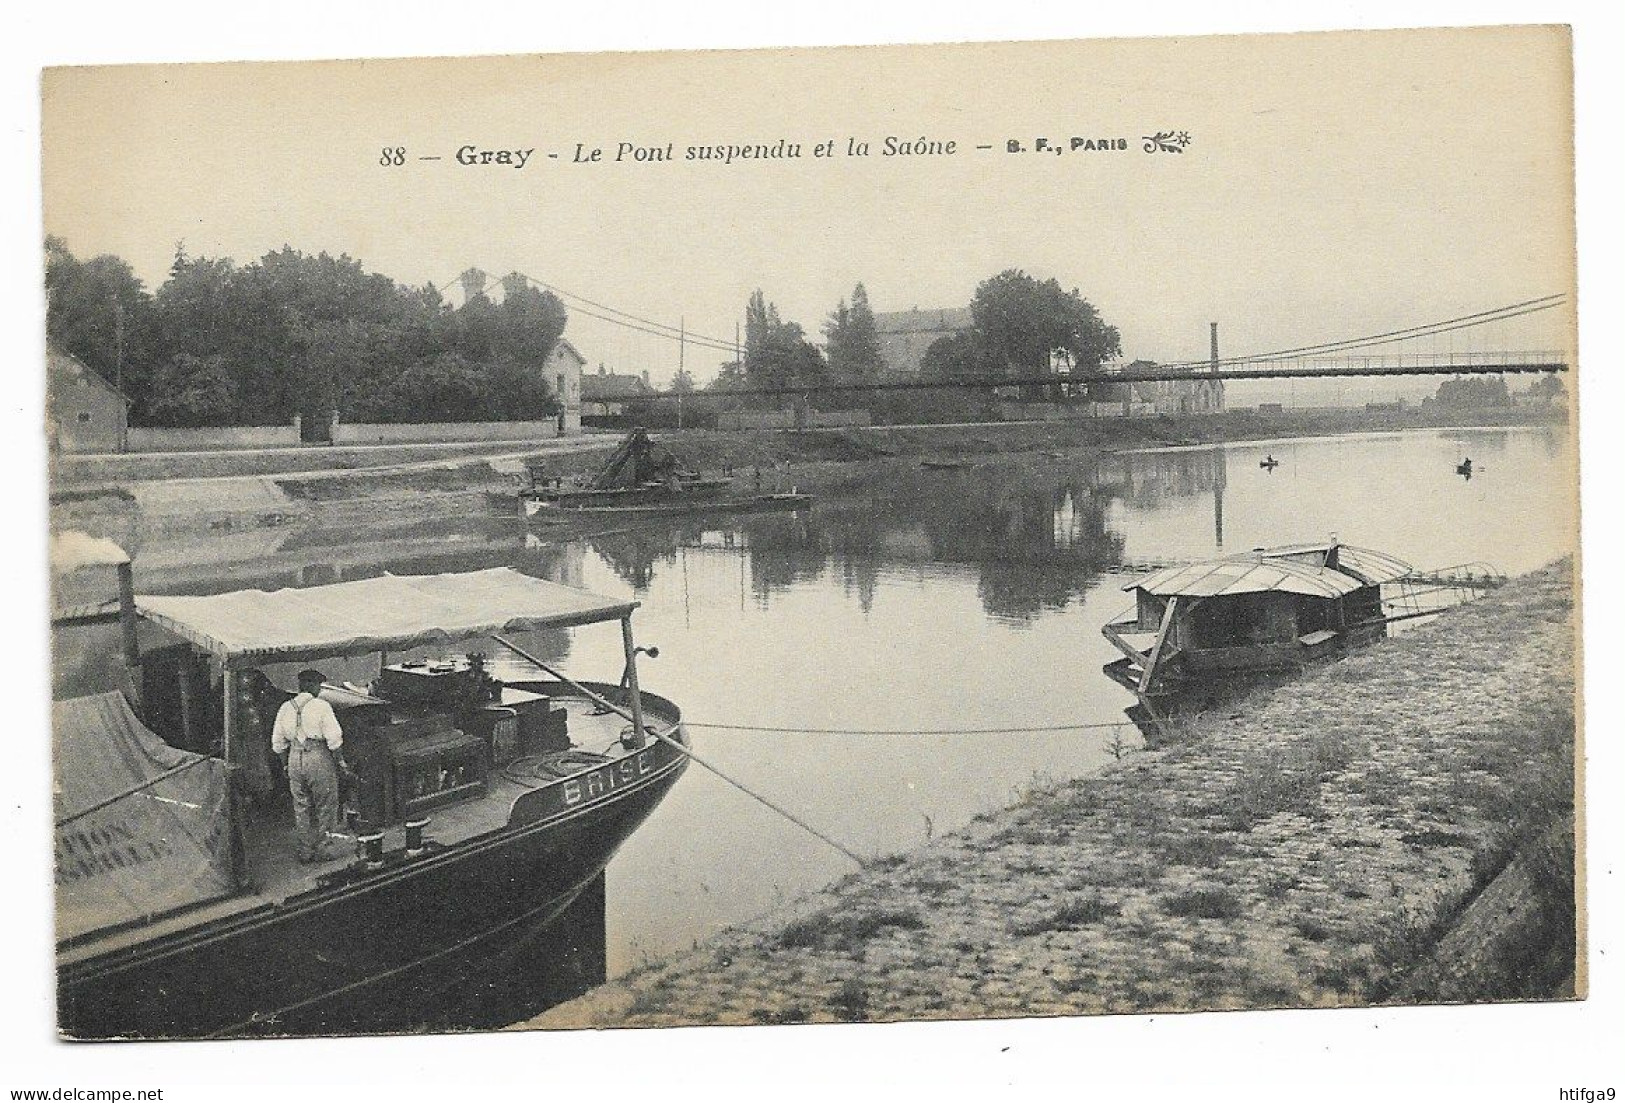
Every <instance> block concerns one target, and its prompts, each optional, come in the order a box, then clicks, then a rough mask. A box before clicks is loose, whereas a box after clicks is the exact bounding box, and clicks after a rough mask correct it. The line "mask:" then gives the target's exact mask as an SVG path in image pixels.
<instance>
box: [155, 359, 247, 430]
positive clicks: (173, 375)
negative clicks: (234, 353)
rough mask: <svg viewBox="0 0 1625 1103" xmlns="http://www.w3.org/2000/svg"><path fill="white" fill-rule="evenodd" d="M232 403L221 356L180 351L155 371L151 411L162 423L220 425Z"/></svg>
mask: <svg viewBox="0 0 1625 1103" xmlns="http://www.w3.org/2000/svg"><path fill="white" fill-rule="evenodd" d="M232 406H233V398H232V393H231V381H230V379H229V378H228V376H227V372H226V362H225V360H224V358H222V357H220V356H207V357H203V356H193V355H192V354H191V353H187V352H179V353H176V354H175V355H174V356H172V357H170V358H169V359H168V360H166V361H165V362H164V363H162V364H160V365H159V366H158V370H157V371H156V372H154V373H153V378H152V394H151V397H150V399H149V406H148V412H149V413H150V414H151V416H152V419H153V420H154V421H156V422H157V423H159V424H160V425H184V426H198V425H219V424H220V422H221V416H222V414H223V413H225V412H227V411H230V410H231V409H232Z"/></svg>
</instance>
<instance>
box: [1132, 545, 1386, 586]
mask: <svg viewBox="0 0 1625 1103" xmlns="http://www.w3.org/2000/svg"><path fill="white" fill-rule="evenodd" d="M1332 547H1333V545H1331V544H1292V545H1288V546H1285V547H1279V548H1261V549H1259V550H1258V551H1255V552H1250V553H1248V554H1246V555H1236V556H1230V557H1228V558H1225V559H1209V560H1206V561H1204V562H1201V563H1190V564H1185V565H1182V566H1174V567H1165V568H1164V569H1162V570H1160V571H1157V572H1156V573H1155V574H1152V575H1148V576H1146V577H1145V578H1142V579H1139V580H1138V581H1135V582H1130V583H1128V584H1127V585H1125V586H1124V587H1123V589H1125V590H1144V591H1146V592H1147V593H1150V594H1156V595H1157V596H1159V597H1175V596H1178V597H1220V596H1224V595H1234V594H1259V593H1268V592H1270V591H1280V592H1283V593H1294V594H1306V595H1308V596H1310V597H1327V598H1335V597H1341V596H1343V595H1344V594H1349V593H1353V592H1354V591H1355V590H1358V589H1360V588H1361V587H1364V586H1371V585H1376V584H1379V583H1383V582H1392V581H1393V580H1395V579H1397V578H1403V577H1404V576H1406V575H1408V574H1410V573H1411V568H1410V565H1409V564H1407V563H1404V562H1402V561H1401V560H1398V559H1395V558H1394V557H1393V556H1391V555H1387V554H1385V553H1383V552H1378V551H1372V550H1371V549H1369V548H1357V547H1354V546H1353V545H1351V544H1338V545H1336V548H1337V566H1336V567H1335V568H1333V567H1327V566H1324V565H1322V564H1323V563H1324V561H1325V557H1326V556H1327V555H1328V554H1329V553H1330V552H1331V550H1332Z"/></svg>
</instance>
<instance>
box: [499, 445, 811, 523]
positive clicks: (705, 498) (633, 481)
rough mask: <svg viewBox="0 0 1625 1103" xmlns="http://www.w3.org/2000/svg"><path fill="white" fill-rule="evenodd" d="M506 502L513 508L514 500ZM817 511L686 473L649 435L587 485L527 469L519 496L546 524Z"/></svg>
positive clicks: (621, 449) (727, 480) (795, 499)
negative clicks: (583, 518)
mask: <svg viewBox="0 0 1625 1103" xmlns="http://www.w3.org/2000/svg"><path fill="white" fill-rule="evenodd" d="M759 482H760V480H759V479H758V483H759ZM504 501H505V502H508V503H511V502H512V498H511V497H508V498H504ZM811 505H812V497H811V495H807V494H796V493H794V492H791V493H788V494H781V493H762V492H760V491H759V490H758V491H753V492H748V493H737V492H736V491H735V483H734V480H733V479H732V478H731V477H707V476H704V475H702V474H700V473H699V472H697V471H691V470H687V469H685V468H684V467H683V466H682V465H681V463H680V462H679V461H678V459H677V457H676V456H674V455H672V454H671V453H670V452H668V451H665V450H664V449H660V448H657V447H656V446H655V444H654V443H653V442H652V441H650V439H649V435H648V433H646V432H645V431H644V430H643V429H634V430H632V431H631V432H630V433H628V434H627V435H626V438H625V439H624V440H622V441H621V443H620V445H619V446H617V447H616V449H615V451H614V452H613V453H612V454H611V455H610V458H609V460H608V462H606V463H605V464H604V466H603V468H602V469H601V470H600V471H599V472H598V473H597V474H596V475H595V476H594V477H593V478H592V479H591V480H590V481H588V482H587V483H586V484H585V485H582V486H570V485H566V484H565V483H564V481H563V480H562V479H560V478H557V477H552V476H549V475H548V474H547V471H546V467H545V463H535V464H527V465H526V468H525V485H524V486H523V487H521V488H520V490H519V506H520V511H521V512H522V513H523V515H524V516H525V517H534V518H540V519H548V518H551V519H568V518H570V517H572V516H576V515H607V516H618V517H628V516H644V517H647V516H666V515H672V514H683V513H754V512H762V511H767V510H798V509H806V508H808V507H810V506H811Z"/></svg>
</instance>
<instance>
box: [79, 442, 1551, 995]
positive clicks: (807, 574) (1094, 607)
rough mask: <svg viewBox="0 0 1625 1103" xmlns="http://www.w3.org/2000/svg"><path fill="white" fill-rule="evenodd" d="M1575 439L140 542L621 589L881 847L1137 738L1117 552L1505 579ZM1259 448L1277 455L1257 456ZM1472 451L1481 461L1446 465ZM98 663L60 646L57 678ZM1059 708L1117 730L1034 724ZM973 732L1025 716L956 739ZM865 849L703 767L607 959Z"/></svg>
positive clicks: (820, 817)
mask: <svg viewBox="0 0 1625 1103" xmlns="http://www.w3.org/2000/svg"><path fill="white" fill-rule="evenodd" d="M1571 439H1572V438H1571V436H1570V433H1569V432H1568V430H1566V429H1564V428H1541V429H1516V430H1504V429H1495V430H1460V429H1456V430H1442V431H1413V432H1403V433H1386V434H1362V435H1353V436H1347V437H1331V438H1318V439H1304V440H1295V441H1257V442H1247V443H1245V444H1237V445H1232V446H1226V447H1199V448H1177V449H1163V450H1156V451H1146V452H1134V453H1117V454H1112V455H1105V456H1098V455H1090V454H1084V453H1039V454H1032V453H1028V454H1020V455H1014V456H1004V457H989V458H985V459H978V460H975V461H966V462H967V463H968V464H969V466H966V467H963V468H956V469H947V470H928V469H924V468H922V467H920V466H918V465H916V464H915V463H914V462H913V461H903V460H892V461H885V462H883V463H877V464H876V465H874V467H873V470H871V471H868V472H866V473H865V474H866V475H867V476H870V477H866V478H864V479H863V480H861V484H862V489H861V490H860V491H849V492H828V493H821V494H820V495H819V498H818V502H817V505H816V507H815V508H814V509H812V510H811V511H809V512H807V513H805V514H799V515H789V514H763V515H756V516H748V517H739V518H734V519H725V520H711V521H707V522H690V521H681V522H676V523H660V522H656V523H653V524H651V525H647V526H640V527H638V528H636V529H633V530H622V531H619V532H610V533H605V534H600V535H595V536H590V537H583V538H577V539H560V538H555V537H551V536H549V535H548V533H547V531H546V530H543V529H532V530H531V531H529V532H528V533H527V532H525V531H523V530H522V529H521V528H520V527H519V526H518V525H517V524H516V523H515V522H514V521H512V520H511V519H506V518H456V519H452V520H447V521H443V522H440V521H437V522H414V523H412V524H411V525H409V526H403V527H401V528H399V529H398V530H395V531H382V530H381V531H378V532H357V531H355V530H344V531H340V532H322V531H319V530H318V531H306V530H301V529H297V528H295V529H291V530H290V529H271V530H263V531H251V532H237V533H232V534H221V535H219V536H211V537H196V536H194V537H192V538H190V539H189V540H187V541H179V542H177V541H171V542H168V543H166V542H161V541H160V542H153V543H149V544H146V545H143V546H141V547H140V548H139V549H138V551H137V554H136V561H135V571H136V575H137V579H138V582H139V584H140V588H142V589H143V590H167V591H186V592H200V591H204V590H221V589H228V588H235V587H240V586H244V585H258V586H274V585H309V584H317V583H321V582H329V581H334V580H337V579H341V578H352V577H359V576H362V575H366V574H376V573H378V572H379V571H381V570H384V569H389V570H393V571H397V572H409V571H430V570H457V569H466V568H472V567H487V566H494V565H498V564H502V563H508V564H512V565H514V566H517V567H519V568H520V569H522V570H525V571H527V572H530V573H534V574H541V575H545V576H548V577H551V578H555V579H557V580H561V581H567V582H573V583H576V584H579V585H584V586H586V587H587V588H589V589H593V590H597V591H600V592H603V593H607V594H612V595H629V596H633V597H635V598H636V599H637V600H638V601H640V602H641V603H642V605H641V608H640V609H639V611H638V613H637V616H636V618H635V623H636V625H637V628H638V635H639V640H640V642H641V643H643V644H645V645H648V644H653V645H656V646H657V647H658V648H659V652H660V654H659V657H658V658H653V659H645V660H644V663H643V665H642V667H641V670H642V678H643V684H644V687H645V688H646V689H651V690H653V691H655V692H658V693H661V694H663V695H665V696H668V697H670V698H672V699H674V700H676V701H677V702H678V703H679V704H680V705H681V706H682V708H683V710H684V713H685V715H686V717H687V718H688V719H689V721H690V722H691V724H692V725H693V727H692V735H693V738H694V744H695V748H696V750H697V751H698V753H699V754H700V755H702V756H703V757H704V758H706V759H707V760H708V761H711V762H714V763H715V764H716V765H718V766H719V767H721V768H722V769H724V770H725V771H727V772H728V773H729V774H731V775H732V776H734V777H735V778H737V779H738V780H739V781H741V782H743V783H744V784H746V785H748V786H750V787H751V788H753V789H755V790H757V791H759V792H760V793H762V794H763V795H765V796H767V797H769V798H771V799H773V800H775V801H777V802H780V803H782V804H783V805H785V806H787V807H789V808H790V809H793V810H794V811H795V812H796V813H797V814H799V815H801V816H803V817H804V818H805V819H807V820H808V821H809V822H811V823H812V824H814V825H816V826H817V827H818V828H819V829H820V830H821V831H823V832H825V833H827V834H828V835H829V836H831V837H833V838H835V839H837V840H839V841H840V842H841V843H842V844H844V845H845V846H847V847H848V848H850V849H852V850H855V851H857V852H859V853H861V854H865V855H874V854H885V853H890V852H896V851H900V850H905V849H908V848H910V847H913V846H916V845H918V844H920V843H922V842H923V841H925V840H927V839H929V838H930V837H932V836H933V835H934V834H941V833H944V832H949V831H953V830H955V829H957V828H960V827H962V826H964V825H965V824H966V823H967V822H968V821H969V820H970V819H971V818H972V817H974V816H976V815H977V814H978V813H981V812H985V811H991V810H993V809H996V808H999V807H1003V806H1005V805H1007V804H1009V803H1011V802H1012V801H1013V800H1014V799H1016V798H1017V797H1018V796H1019V795H1020V794H1021V792H1022V791H1023V790H1024V789H1026V788H1028V787H1030V786H1033V785H1034V784H1038V783H1042V782H1044V781H1046V780H1049V779H1061V778H1067V777H1073V776H1078V775H1080V774H1085V773H1088V772H1091V771H1095V770H1098V769H1100V768H1102V767H1103V766H1104V765H1106V764H1108V763H1110V762H1111V761H1112V759H1113V757H1114V755H1117V754H1122V753H1125V752H1126V751H1128V750H1130V749H1132V748H1133V747H1134V746H1137V745H1138V744H1139V739H1140V737H1139V734H1138V732H1137V731H1136V730H1135V729H1134V728H1133V727H1132V726H1131V725H1129V724H1127V723H1126V722H1124V709H1125V708H1126V707H1127V706H1128V705H1130V704H1131V703H1132V699H1131V697H1130V695H1129V694H1128V693H1127V692H1125V691H1124V690H1122V689H1120V688H1119V687H1118V686H1116V685H1115V684H1114V683H1112V682H1111V681H1109V680H1108V679H1107V678H1106V677H1105V676H1104V675H1103V674H1102V673H1101V666H1102V664H1103V663H1105V662H1106V661H1108V660H1109V659H1111V658H1113V657H1114V652H1112V651H1111V649H1110V645H1109V644H1107V642H1106V641H1105V640H1104V639H1103V638H1102V637H1101V635H1100V626H1101V624H1102V623H1104V622H1105V621H1107V620H1108V619H1111V618H1112V617H1114V616H1115V615H1116V614H1117V613H1119V612H1121V611H1122V610H1123V609H1125V608H1126V607H1127V606H1128V604H1129V598H1128V595H1126V594H1125V593H1123V591H1122V587H1123V585H1124V584H1125V583H1127V582H1129V581H1130V578H1131V576H1130V575H1127V574H1124V573H1122V572H1121V570H1120V569H1115V568H1120V566H1121V565H1122V564H1125V563H1128V564H1133V563H1145V562H1161V561H1168V560H1183V559H1191V558H1198V557H1205V556H1210V555H1213V554H1215V553H1216V552H1221V551H1222V552H1226V553H1229V552H1237V551H1245V550H1247V549H1249V548H1251V547H1254V546H1259V545H1267V544H1280V543H1288V542H1296V541H1306V540H1318V539H1322V538H1325V537H1328V536H1329V535H1331V534H1333V533H1335V534H1336V535H1337V536H1338V537H1339V538H1341V539H1342V540H1344V541H1347V542H1349V543H1353V544H1359V545H1364V546H1368V547H1372V548H1377V549H1380V550H1383V551H1386V552H1389V553H1392V554H1394V555H1397V556H1399V557H1400V558H1402V559H1405V560H1406V561H1408V562H1410V563H1411V564H1413V565H1414V566H1417V567H1424V568H1431V567H1441V566H1446V565H1452V564H1458V563H1463V562H1468V561H1488V562H1490V563H1492V564H1493V565H1494V566H1496V567H1497V568H1499V569H1500V570H1502V571H1504V572H1506V573H1507V574H1509V575H1510V574H1517V573H1520V572H1523V571H1527V570H1530V569H1532V568H1534V567H1537V566H1539V565H1541V564H1543V563H1546V562H1549V561H1551V560H1553V559H1555V558H1557V557H1558V556H1561V555H1563V554H1565V553H1567V552H1569V551H1570V550H1571V549H1572V548H1573V546H1574V544H1575V539H1576V537H1575V508H1576V507H1575V492H1576V491H1575V488H1576V487H1577V485H1578V483H1577V480H1576V479H1575V477H1574V472H1573V469H1572V466H1571V465H1572V462H1573V461H1572V454H1571V449H1570V441H1571ZM1266 456H1273V457H1274V458H1275V459H1276V460H1278V461H1279V465H1278V466H1276V467H1274V468H1264V467H1261V466H1260V460H1262V459H1263V458H1264V457H1266ZM1469 457H1470V458H1471V459H1472V463H1473V474H1472V477H1471V478H1470V479H1467V478H1463V477H1462V476H1461V475H1459V474H1458V473H1457V465H1458V464H1460V463H1461V461H1462V460H1464V459H1466V458H1469ZM211 548H212V549H213V550H212V551H211ZM104 642H106V641H104ZM533 643H534V644H535V645H536V646H538V647H540V648H541V649H542V650H544V651H546V652H547V653H548V655H549V656H550V657H555V658H563V657H565V654H566V651H567V652H568V663H569V669H570V670H571V672H572V673H573V674H576V675H578V676H581V675H585V676H588V677H596V678H607V679H608V680H611V681H613V680H614V679H615V677H616V676H617V675H618V673H619V670H620V637H619V633H618V632H617V631H615V629H614V626H613V625H610V626H602V627H599V628H588V629H583V630H580V631H578V632H576V633H575V634H574V635H572V636H571V637H569V638H568V639H567V640H566V639H564V638H562V637H561V638H556V639H554V638H549V639H543V640H537V641H533ZM93 661H94V660H93V656H92V655H90V654H86V655H83V656H78V655H75V654H70V653H66V652H64V653H61V654H59V655H58V683H59V688H61V687H62V686H64V685H68V686H71V685H72V684H73V683H74V682H75V680H76V679H75V676H74V670H75V668H76V667H79V666H80V665H81V663H82V662H93ZM1114 724H1115V725H1118V726H1116V727H1112V726H1110V725H1114ZM711 725H734V726H738V728H743V727H748V726H752V725H754V726H756V727H758V728H759V729H761V730H754V731H746V730H737V728H735V727H721V726H711ZM1065 725H1073V726H1076V725H1103V726H1100V727H1090V728H1086V729H1082V730H1065V731H1056V730H1051V731H1045V730H1043V729H1045V728H1054V727H1058V726H1065ZM967 728H972V729H975V728H983V729H985V728H1002V729H1027V730H1023V731H1009V732H1005V733H1000V734H952V733H953V732H954V731H955V730H956V729H967ZM768 729H787V730H783V731H774V730H768ZM843 729H863V730H866V731H874V730H876V729H879V730H882V731H886V732H899V733H900V732H912V733H918V734H842V731H841V730H843ZM851 868H852V864H851V862H850V860H849V859H848V858H846V857H844V856H843V855H842V854H840V853H839V852H837V851H836V850H834V849H832V848H831V847H829V846H828V845H826V844H825V843H823V842H820V841H819V840H817V839H815V838H813V837H812V836H810V835H809V834H807V833H806V832H804V831H802V830H801V829H800V828H798V827H796V826H794V825H792V824H791V823H789V822H787V821H786V820H784V819H782V818H780V817H779V816H778V815H776V814H774V813H773V812H771V811H769V810H768V809H766V808H764V807H763V806H762V805H760V804H758V803H756V802H754V801H753V800H751V799H750V798H749V797H748V796H746V795H744V794H743V793H741V792H739V791H738V790H736V789H734V788H732V787H730V786H728V785H727V784H725V783H723V782H722V781H720V780H718V779H717V778H716V777H714V776H712V775H711V774H709V773H707V772H706V771H705V770H703V769H700V768H697V767H696V768H691V769H690V770H689V772H688V774H687V776H686V777H685V778H684V779H683V781H682V782H681V784H679V785H678V786H677V788H676V789H675V790H674V791H673V793H672V794H671V795H670V796H669V797H668V798H667V800H666V801H665V802H664V803H663V804H662V805H661V807H660V808H659V809H658V810H657V811H656V812H655V814H654V815H653V817H652V818H651V819H650V820H649V821H648V822H647V824H646V825H645V826H644V827H643V828H642V829H641V830H640V831H639V832H637V833H636V834H635V835H634V836H633V837H632V838H631V840H630V841H629V842H628V843H627V844H626V845H625V847H624V848H623V849H622V851H621V852H620V854H619V855H618V856H617V858H616V859H615V861H614V862H613V864H612V865H611V867H610V869H609V874H608V915H607V923H608V930H607V935H608V953H609V971H610V973H611V975H615V974H617V973H620V972H623V971H625V970H626V969H628V968H630V967H633V966H635V965H637V964H639V963H641V962H643V961H645V960H648V959H651V958H657V957H660V956H663V955H665V954H667V953H670V952H672V951H674V950H681V949H686V948H688V947H689V946H691V945H692V944H694V943H696V942H698V941H701V940H703V939H705V938H706V937H707V936H709V935H711V934H712V933H714V932H716V931H717V930H719V929H721V928H722V927H724V926H727V925H730V924H734V923H738V922H741V921H745V920H748V919H750V918H752V917H754V916H756V915H758V914H760V913H762V912H763V911H765V910H767V909H769V908H771V907H773V906H774V905H775V904H777V903H779V902H781V901H783V900H784V899H786V898H789V897H793V896H795V895H799V894H801V893H804V892H806V891H809V890H811V889H814V888H817V887H819V886H821V885H823V884H826V883H828V882H829V881H831V880H833V879H835V878H837V877H839V876H841V875H842V874H844V873H845V872H847V871H848V870H850V869H851Z"/></svg>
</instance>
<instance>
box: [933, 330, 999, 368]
mask: <svg viewBox="0 0 1625 1103" xmlns="http://www.w3.org/2000/svg"><path fill="white" fill-rule="evenodd" d="M997 370H998V369H997V368H996V367H995V366H993V365H992V364H991V363H990V360H989V357H988V354H987V350H986V348H984V347H983V344H982V340H981V337H980V336H979V335H977V334H976V333H974V332H968V333H955V334H953V335H952V336H950V337H939V338H937V339H936V340H935V341H932V342H931V344H930V345H929V346H928V347H927V348H926V350H925V355H923V356H921V357H920V371H921V372H922V373H923V374H925V375H928V376H931V377H933V378H936V379H951V378H953V377H954V376H976V375H990V374H993V373H994V372H996V371H997Z"/></svg>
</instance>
